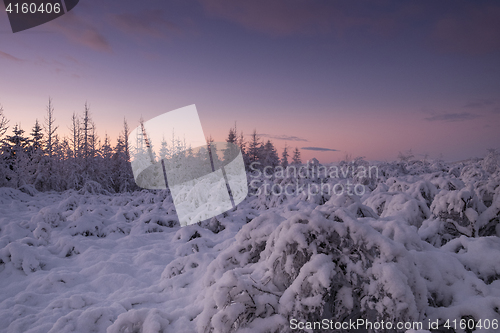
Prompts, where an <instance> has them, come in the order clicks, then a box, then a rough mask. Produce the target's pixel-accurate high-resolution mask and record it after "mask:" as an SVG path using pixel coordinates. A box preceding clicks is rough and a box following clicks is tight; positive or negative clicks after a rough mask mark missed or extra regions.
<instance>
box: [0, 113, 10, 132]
mask: <svg viewBox="0 0 500 333" xmlns="http://www.w3.org/2000/svg"><path fill="white" fill-rule="evenodd" d="M8 123H9V121H8V120H7V118H5V115H4V114H3V107H2V106H1V105H0V137H1V136H3V135H4V134H5V132H7V129H8V128H9V126H7V124H8Z"/></svg>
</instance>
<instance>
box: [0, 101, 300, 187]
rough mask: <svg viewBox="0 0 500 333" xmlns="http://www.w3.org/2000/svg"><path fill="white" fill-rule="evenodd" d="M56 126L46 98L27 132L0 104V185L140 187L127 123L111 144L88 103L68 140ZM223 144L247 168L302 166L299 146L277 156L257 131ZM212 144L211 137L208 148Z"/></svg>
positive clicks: (231, 132)
mask: <svg viewBox="0 0 500 333" xmlns="http://www.w3.org/2000/svg"><path fill="white" fill-rule="evenodd" d="M55 122H56V118H55V112H54V105H53V102H52V99H50V98H49V101H48V104H47V107H46V115H45V117H44V121H43V123H40V121H39V120H38V119H36V120H35V123H34V125H33V127H32V128H31V131H30V132H29V133H27V132H26V131H25V130H23V129H22V128H21V126H20V125H18V124H15V125H14V126H12V127H10V126H9V120H8V119H7V118H6V117H5V114H4V110H3V108H2V106H1V105H0V187H13V188H20V187H23V186H27V185H28V186H33V187H34V188H35V189H36V190H38V191H66V190H70V189H74V190H79V189H81V188H83V187H84V186H85V185H86V184H88V183H90V182H96V183H98V184H100V185H101V186H102V188H103V189H105V190H107V191H109V192H112V193H120V192H129V191H134V190H138V189H139V188H138V187H137V186H136V184H135V181H134V176H133V173H132V168H131V164H130V152H129V142H128V136H129V134H130V129H129V126H128V123H127V121H126V119H124V120H123V127H122V130H121V132H120V134H119V136H118V138H117V140H116V144H114V145H112V144H111V140H110V138H109V136H108V135H107V134H105V136H104V138H100V137H99V136H98V134H97V128H96V125H95V123H94V121H93V120H92V116H91V112H90V107H89V105H88V103H85V106H84V109H83V113H82V114H81V115H79V114H76V113H73V115H72V117H71V123H70V126H69V130H70V132H69V135H68V136H60V135H59V134H58V126H56V124H55ZM9 129H10V131H9ZM226 141H227V142H230V143H233V144H236V145H237V146H239V147H240V149H241V151H242V153H243V160H244V162H245V166H246V167H247V170H248V167H249V166H250V164H251V163H254V162H256V163H254V164H253V165H254V168H255V166H257V167H261V168H263V167H265V166H272V167H276V166H278V165H281V166H283V167H287V166H288V165H289V164H301V158H300V151H299V149H298V148H295V150H294V151H293V152H292V151H290V150H291V149H290V147H288V146H287V145H285V148H284V149H283V152H282V153H281V158H280V157H279V155H278V152H277V149H276V148H275V146H274V144H273V143H272V142H271V141H270V140H267V141H262V140H261V139H260V137H259V135H258V134H257V131H256V130H254V131H253V133H252V134H251V135H250V139H249V140H245V137H244V134H243V132H241V133H240V134H239V135H238V134H237V129H236V125H235V126H234V127H233V128H231V129H230V130H229V134H228V136H227V138H226ZM211 142H213V139H212V138H211V137H210V138H209V139H207V144H208V145H210V143H211ZM162 144H164V143H162Z"/></svg>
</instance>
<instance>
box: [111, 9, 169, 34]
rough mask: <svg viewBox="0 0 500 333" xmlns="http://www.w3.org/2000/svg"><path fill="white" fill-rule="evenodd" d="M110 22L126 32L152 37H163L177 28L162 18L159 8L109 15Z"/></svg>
mask: <svg viewBox="0 0 500 333" xmlns="http://www.w3.org/2000/svg"><path fill="white" fill-rule="evenodd" d="M111 24H112V25H113V26H115V27H116V28H118V29H120V30H121V31H122V32H125V33H127V34H140V35H148V36H153V37H164V36H167V35H168V34H169V33H171V32H174V31H178V30H179V29H178V27H177V26H176V25H175V24H174V23H172V22H170V21H167V20H166V19H164V18H163V11H161V10H148V11H144V12H140V13H123V14H115V15H111Z"/></svg>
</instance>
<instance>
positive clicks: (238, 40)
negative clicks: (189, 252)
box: [0, 0, 500, 162]
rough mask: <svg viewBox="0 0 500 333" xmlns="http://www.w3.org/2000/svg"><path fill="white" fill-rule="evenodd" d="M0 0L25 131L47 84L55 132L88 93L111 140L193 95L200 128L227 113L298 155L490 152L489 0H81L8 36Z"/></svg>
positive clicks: (9, 71)
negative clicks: (125, 124) (41, 22)
mask: <svg viewBox="0 0 500 333" xmlns="http://www.w3.org/2000/svg"><path fill="white" fill-rule="evenodd" d="M0 10H1V11H0V104H1V105H2V106H3V108H4V112H5V115H6V116H7V117H8V118H9V119H10V125H14V124H16V123H20V124H21V126H22V128H23V129H25V130H26V131H29V130H30V128H31V127H32V126H33V124H34V122H35V118H38V119H39V120H41V121H42V120H43V118H44V116H45V113H46V105H47V101H48V98H49V96H50V97H52V100H53V104H54V107H55V117H56V119H57V122H56V123H57V125H59V129H58V133H59V134H60V135H67V134H68V132H69V130H68V127H69V125H70V120H71V115H72V113H73V112H77V113H80V114H81V113H82V111H83V109H84V105H85V102H88V103H89V105H90V110H91V113H92V116H93V119H94V121H95V122H96V125H97V131H98V133H99V134H100V136H101V138H102V137H104V134H105V133H107V134H109V135H110V136H111V137H112V138H113V141H115V138H116V136H117V135H118V133H119V131H120V130H121V125H122V121H123V118H124V117H125V118H126V119H127V120H128V122H129V124H130V127H131V128H134V127H135V126H137V124H138V120H139V118H140V117H141V115H142V116H143V117H144V119H146V120H147V119H151V118H154V117H156V116H158V115H160V114H162V113H165V112H167V111H171V110H175V109H177V108H181V107H184V106H187V105H191V104H196V106H197V109H198V113H199V116H200V119H201V123H202V126H203V129H204V132H205V135H206V136H209V135H212V137H213V138H214V139H215V140H216V141H220V140H224V139H225V138H226V136H227V132H228V130H229V128H230V127H231V126H233V125H234V123H235V122H237V127H238V131H243V132H244V133H245V135H247V138H249V136H248V134H250V133H251V132H252V131H253V129H256V130H257V132H258V133H260V134H261V137H262V139H265V140H267V139H271V140H272V141H273V142H274V143H275V144H276V146H277V147H278V148H279V151H280V154H281V150H282V148H283V146H284V145H285V143H286V144H287V145H288V146H291V147H299V148H308V149H302V156H303V159H304V160H306V159H309V158H312V157H316V158H318V159H319V160H320V162H335V161H339V160H340V159H342V158H343V157H344V156H345V155H346V153H348V154H351V155H352V156H365V157H366V158H367V159H371V160H394V159H396V157H397V155H398V152H399V151H406V150H408V149H412V151H413V152H414V153H415V154H416V155H417V157H419V156H422V155H423V154H426V153H427V154H429V155H430V157H431V158H433V157H434V158H437V157H438V156H439V155H440V154H442V156H443V158H444V159H446V160H451V161H453V160H461V159H465V158H469V157H473V156H479V157H481V156H484V155H485V153H486V149H488V148H500V2H498V1H456V0H453V1H439V2H437V1H384V0H379V1H334V0H300V1H299V0H275V1H270V0H252V1H248V0H241V1H239V0H238V1H235V0H198V1H194V0H193V1H189V0H188V1H186V0H173V1H165V0H144V1H127V0H120V1H118V0H107V1H102V0H101V1H98V0H80V3H79V4H78V5H77V6H76V7H75V8H74V9H73V10H72V11H71V12H69V13H68V14H66V15H64V16H62V17H60V18H58V19H56V20H54V21H51V22H49V23H47V24H44V25H41V26H39V27H36V28H33V29H29V30H26V31H23V32H19V33H15V34H13V33H12V31H11V28H10V26H9V21H8V18H7V14H6V13H5V7H4V5H3V2H2V3H1V4H0ZM334 150H335V151H334Z"/></svg>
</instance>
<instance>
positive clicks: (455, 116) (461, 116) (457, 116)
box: [425, 112, 481, 122]
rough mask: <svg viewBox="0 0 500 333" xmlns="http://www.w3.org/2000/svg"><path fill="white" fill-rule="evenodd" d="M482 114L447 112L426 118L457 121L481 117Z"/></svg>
mask: <svg viewBox="0 0 500 333" xmlns="http://www.w3.org/2000/svg"><path fill="white" fill-rule="evenodd" d="M480 117H481V116H480V115H477V114H472V113H469V112H462V113H445V114H440V115H436V116H432V117H427V118H425V120H427V121H445V122H455V121H466V120H473V119H477V118H480Z"/></svg>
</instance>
